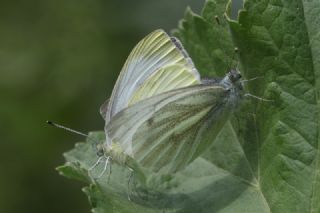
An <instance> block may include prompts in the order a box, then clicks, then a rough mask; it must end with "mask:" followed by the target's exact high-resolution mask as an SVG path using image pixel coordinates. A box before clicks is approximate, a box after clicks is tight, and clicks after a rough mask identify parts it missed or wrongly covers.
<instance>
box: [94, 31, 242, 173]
mask: <svg viewBox="0 0 320 213" xmlns="http://www.w3.org/2000/svg"><path fill="white" fill-rule="evenodd" d="M240 78H241V75H240V73H239V72H238V71H236V70H231V71H230V72H229V73H228V74H227V75H226V76H225V77H224V78H223V79H222V80H220V81H201V80H200V75H199V73H198V71H197V69H196V68H195V66H194V64H193V62H192V60H191V58H190V57H189V56H188V54H187V52H186V51H185V50H184V48H183V47H182V45H181V43H180V42H179V41H178V40H177V39H176V38H172V37H169V36H168V35H167V34H166V33H165V32H164V31H163V30H156V31H154V32H152V33H151V34H149V35H148V36H146V37H145V38H144V39H143V40H142V41H140V42H139V43H138V44H137V45H136V47H135V48H134V49H133V50H132V52H131V54H130V55H129V57H128V59H127V61H126V63H125V64H124V67H123V68H122V71H121V73H120V75H119V77H118V80H117V82H116V85H115V87H114V89H113V92H112V95H111V98H110V100H109V101H107V102H105V103H104V104H103V105H102V106H101V109H100V112H101V114H102V116H103V118H104V119H105V121H106V125H105V133H106V142H105V144H104V146H103V151H104V152H107V153H118V155H119V156H121V155H126V156H130V157H131V158H133V159H134V160H135V161H136V162H138V163H139V164H140V165H141V166H143V167H146V168H149V169H150V170H152V171H154V172H163V173H174V172H176V171H179V170H181V169H183V168H184V167H185V166H187V165H188V164H189V163H191V162H192V161H193V160H194V159H195V158H197V157H198V156H199V155H201V154H202V153H203V152H204V151H205V150H206V149H208V147H209V146H210V144H211V143H212V142H213V141H214V138H215V137H216V135H217V134H218V133H219V131H220V129H221V128H222V127H223V125H224V123H225V122H226V121H227V120H228V117H229V115H230V113H231V112H232V111H233V110H234V109H235V108H236V107H237V106H238V105H239V102H240V100H241V96H242V89H243V87H242V83H241V81H240ZM115 150H116V151H115ZM112 158H116V156H112Z"/></svg>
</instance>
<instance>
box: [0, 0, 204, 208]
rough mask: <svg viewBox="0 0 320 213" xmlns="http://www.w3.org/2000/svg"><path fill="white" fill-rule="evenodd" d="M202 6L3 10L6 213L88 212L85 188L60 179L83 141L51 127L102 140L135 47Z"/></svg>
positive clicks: (54, 3) (55, 3)
mask: <svg viewBox="0 0 320 213" xmlns="http://www.w3.org/2000/svg"><path fill="white" fill-rule="evenodd" d="M203 2H204V1H203V0H202V1H199V0H193V1H192V0H175V1H171V0H162V1H150V0H136V1H129V0H127V1H124V0H108V1H89V0H77V1H72V0H69V1H62V0H46V1H40V0H30V1H22V0H15V1H9V0H2V1H1V3H0V97H1V102H0V133H1V139H0V168H1V171H0V212H5V213H6V212H9V213H15V212H19V213H21V212H46V213H51V212H55V213H56V212H60V213H62V212H69V213H70V212H78V213H82V212H83V213H85V212H90V207H89V204H88V202H87V198H86V196H85V195H84V194H83V193H82V192H81V191H80V188H81V184H79V183H78V182H75V181H71V180H68V179H66V178H64V177H62V176H59V174H58V173H57V172H56V171H55V167H56V166H58V165H61V164H62V163H63V162H64V160H63V157H62V153H63V152H65V151H67V150H69V149H71V148H72V147H73V146H74V143H75V142H76V141H81V140H83V138H81V137H80V136H75V135H72V134H71V133H68V132H64V131H61V130H57V129H54V128H52V127H50V126H47V125H46V124H45V121H46V120H47V119H52V120H53V121H56V122H58V123H61V124H64V125H67V126H70V127H72V128H75V129H79V130H82V131H84V132H88V131H94V130H102V129H103V125H104V122H103V119H102V118H101V117H100V115H99V113H98V109H99V107H100V104H101V103H102V102H103V101H104V100H105V99H106V98H107V97H108V96H109V95H110V93H111V90H112V87H113V85H114V82H115V80H116V77H117V75H118V73H119V71H120V69H121V67H122V65H123V63H124V61H125V59H126V57H127V56H128V54H129V52H130V50H131V49H132V48H133V46H134V45H135V44H136V43H137V42H138V41H139V40H140V39H141V38H142V37H143V36H145V35H146V34H148V33H150V32H151V31H152V30H155V29H157V28H163V29H165V30H166V31H170V30H171V29H173V28H175V27H176V26H177V24H178V20H180V19H181V18H182V17H183V14H184V11H185V9H186V7H187V6H188V5H189V6H190V7H191V8H192V9H193V10H194V11H196V12H199V11H200V9H201V7H202V5H203Z"/></svg>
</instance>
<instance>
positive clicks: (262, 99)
mask: <svg viewBox="0 0 320 213" xmlns="http://www.w3.org/2000/svg"><path fill="white" fill-rule="evenodd" d="M244 96H245V97H251V98H255V99H258V100H259V101H273V100H268V99H264V98H261V97H258V96H255V95H252V94H250V93H246V94H244Z"/></svg>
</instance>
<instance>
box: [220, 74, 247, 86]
mask: <svg viewBox="0 0 320 213" xmlns="http://www.w3.org/2000/svg"><path fill="white" fill-rule="evenodd" d="M240 79H241V74H240V72H239V70H237V69H232V70H230V71H229V72H228V73H227V75H226V76H225V77H224V78H223V79H222V80H221V82H220V83H222V84H223V85H224V86H225V87H226V88H227V89H228V90H234V89H236V90H243V84H242V82H241V80H240Z"/></svg>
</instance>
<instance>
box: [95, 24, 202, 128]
mask: <svg viewBox="0 0 320 213" xmlns="http://www.w3.org/2000/svg"><path fill="white" fill-rule="evenodd" d="M170 65H181V66H182V67H184V68H185V70H187V71H188V72H189V73H190V74H191V75H192V76H193V77H194V78H195V79H196V80H197V81H198V82H200V76H199V73H198V71H197V70H196V68H195V67H194V65H193V63H192V60H191V58H190V57H189V56H188V54H187V53H186V51H185V50H184V49H183V48H182V45H181V44H180V42H179V41H178V40H177V39H176V38H170V37H169V36H168V35H167V34H166V33H165V32H164V31H163V30H156V31H154V32H152V33H151V34H149V35H148V36H146V37H145V38H144V39H143V40H141V41H140V42H139V43H138V44H137V45H136V46H135V47H134V49H133V50H132V52H131V53H130V55H129V57H128V59H127V61H126V63H125V64H124V66H123V68H122V70H121V73H120V75H119V77H118V80H117V82H116V85H115V87H114V89H113V92H112V95H111V98H110V101H109V104H108V105H104V106H102V108H101V111H102V112H105V115H104V119H105V120H106V123H108V122H109V121H110V119H111V117H113V116H114V115H115V114H116V113H117V112H119V111H121V110H122V109H124V108H125V107H127V106H128V104H129V102H130V100H131V99H132V95H133V94H134V93H135V91H136V90H137V89H138V88H140V86H141V85H142V84H144V82H145V81H146V80H147V79H148V78H149V77H150V76H151V75H152V74H154V73H155V72H157V71H159V70H162V68H164V67H168V66H170ZM172 71H177V72H179V70H177V69H172ZM161 89H163V88H162V87H159V88H157V91H158V92H157V93H160V92H161Z"/></svg>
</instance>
